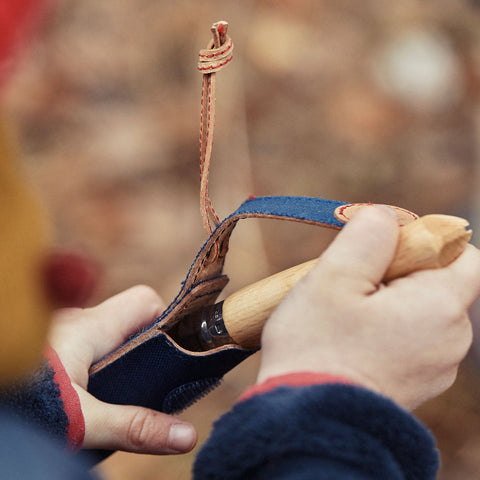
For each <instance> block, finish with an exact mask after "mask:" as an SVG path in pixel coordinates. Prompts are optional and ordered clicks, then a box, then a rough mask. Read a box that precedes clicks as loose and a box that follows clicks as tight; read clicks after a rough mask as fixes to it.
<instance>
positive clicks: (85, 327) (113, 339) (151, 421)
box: [49, 286, 197, 454]
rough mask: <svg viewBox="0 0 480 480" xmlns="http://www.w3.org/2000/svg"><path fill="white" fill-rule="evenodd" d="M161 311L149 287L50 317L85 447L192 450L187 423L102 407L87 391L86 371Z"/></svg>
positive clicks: (137, 410) (52, 337)
mask: <svg viewBox="0 0 480 480" xmlns="http://www.w3.org/2000/svg"><path fill="white" fill-rule="evenodd" d="M163 309H164V305H163V302H162V300H161V299H160V298H159V297H158V295H157V294H156V293H155V292H154V291H153V290H152V289H151V288H149V287H146V286H136V287H133V288H130V289H129V290H126V291H124V292H123V293H120V294H118V295H116V296H114V297H112V298H110V299H108V300H106V301H105V302H103V303H101V304H100V305H98V306H96V307H94V308H87V309H79V308H70V309H63V310H59V311H58V312H57V313H56V315H55V316H54V318H53V321H52V327H51V331H50V335H49V341H50V345H51V346H52V348H53V349H54V350H55V351H56V352H57V354H58V356H59V358H60V360H61V362H62V364H63V366H64V368H65V370H66V372H67V374H68V375H69V377H70V379H71V382H72V385H73V387H74V388H75V390H76V391H77V393H78V396H79V399H80V404H81V408H82V412H83V416H84V419H85V439H84V444H83V447H84V448H91V449H105V450H126V451H130V452H137V453H152V454H174V453H186V452H188V451H190V450H192V448H193V447H194V446H195V443H196V441H197V433H196V431H195V429H194V427H193V426H192V425H191V424H189V423H186V422H183V421H181V420H180V419H178V418H175V417H173V416H170V415H166V414H164V413H160V412H156V411H154V410H149V409H147V408H142V407H136V406H124V405H113V404H108V403H104V402H101V401H100V400H98V399H96V398H95V397H93V396H92V395H91V394H90V393H88V392H87V384H88V370H89V368H90V366H91V365H92V364H93V363H95V362H96V361H98V360H100V359H101V358H102V357H104V356H105V355H106V354H107V353H110V352H112V351H113V350H115V349H116V348H118V347H119V346H120V345H121V344H122V343H124V341H125V340H127V339H128V337H129V336H131V335H132V334H134V333H136V332H138V331H139V330H141V329H142V328H143V327H145V326H147V325H149V324H150V323H151V322H152V321H153V320H154V318H155V317H157V316H158V315H159V314H160V313H161V312H162V310H163Z"/></svg>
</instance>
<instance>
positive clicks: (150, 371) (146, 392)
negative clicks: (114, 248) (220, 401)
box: [88, 196, 347, 413]
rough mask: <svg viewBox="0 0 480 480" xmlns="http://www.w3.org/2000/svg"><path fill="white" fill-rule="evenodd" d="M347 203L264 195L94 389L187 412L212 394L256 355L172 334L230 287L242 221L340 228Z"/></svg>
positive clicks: (211, 243) (114, 358)
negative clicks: (190, 343)
mask: <svg viewBox="0 0 480 480" xmlns="http://www.w3.org/2000/svg"><path fill="white" fill-rule="evenodd" d="M344 205H347V204H346V203H344V202H339V201H334V200H325V199H322V198H310V197H285V196H282V197H258V198H254V199H250V200H247V201H246V202H245V203H243V204H242V205H241V206H240V207H239V208H238V209H237V210H236V211H235V212H234V213H232V214H231V215H230V216H228V217H227V218H226V219H225V220H223V221H222V222H221V223H220V224H219V225H218V226H217V228H216V229H215V230H214V231H213V233H212V234H211V235H210V237H209V238H208V240H207V241H206V242H205V244H204V245H203V247H202V248H201V249H200V251H199V252H198V254H197V256H196V258H195V259H194V261H193V264H192V266H191V267H190V269H189V271H188V274H187V276H186V278H185V280H184V281H183V282H182V286H181V289H180V292H179V293H178V295H177V296H176V298H175V299H174V300H173V301H172V303H171V304H170V305H169V306H168V307H167V309H166V310H165V311H164V313H163V314H162V315H161V316H160V317H158V318H157V319H155V321H154V322H153V323H152V324H151V325H150V326H149V327H147V328H146V329H145V330H144V331H142V332H141V333H139V334H138V335H136V336H135V337H133V338H131V339H130V340H128V341H127V342H126V343H124V344H123V345H122V346H121V347H120V348H118V349H117V350H116V351H114V352H112V353H111V354H109V355H108V356H106V357H105V358H103V359H102V360H100V361H99V362H98V363H96V364H95V365H93V366H92V368H91V370H90V377H89V383H88V391H89V392H90V393H92V394H93V395H94V396H95V397H97V398H99V399H100V400H103V401H105V402H108V403H115V404H122V405H139V406H144V407H148V408H152V409H155V410H159V411H162V412H165V413H175V412H179V411H181V410H183V409H185V408H186V407H188V406H189V405H191V404H192V403H193V402H194V401H195V400H197V399H198V398H200V397H202V396H204V395H205V394H206V393H208V392H209V391H210V390H211V389H212V388H214V387H215V386H216V385H218V384H219V383H220V380H221V378H222V377H223V376H224V375H225V373H227V372H228V371H229V370H231V369H232V368H234V367H235V366H236V365H238V364H239V363H240V362H242V361H243V360H244V359H246V358H247V357H248V356H250V355H251V354H252V353H254V352H253V351H252V350H245V349H244V348H242V347H240V346H238V345H226V346H222V347H218V348H215V349H213V350H209V351H205V352H191V351H188V350H186V349H184V348H182V347H181V346H179V345H178V344H177V343H176V342H175V341H174V340H173V339H172V338H171V337H170V336H169V334H168V331H169V330H170V329H171V328H172V327H173V326H174V325H176V324H177V323H178V322H181V321H182V319H183V318H185V317H186V316H187V315H188V314H189V313H191V312H194V311H195V310H198V309H201V308H203V307H205V306H208V305H212V304H214V303H215V301H216V299H217V297H218V295H219V294H220V293H221V291H222V290H223V288H224V287H225V285H226V284H227V282H228V277H227V276H226V275H225V274H224V273H223V265H224V262H225V256H226V255H227V252H228V243H229V239H230V235H231V233H232V231H233V229H234V228H235V226H236V225H237V223H238V222H239V221H240V220H244V219H247V218H273V219H279V220H292V221H296V222H304V223H309V224H315V225H319V226H322V227H329V228H335V229H340V228H341V227H342V226H343V225H344V223H343V222H342V221H340V220H338V219H337V217H336V216H335V211H336V209H338V208H342V207H343V206H344Z"/></svg>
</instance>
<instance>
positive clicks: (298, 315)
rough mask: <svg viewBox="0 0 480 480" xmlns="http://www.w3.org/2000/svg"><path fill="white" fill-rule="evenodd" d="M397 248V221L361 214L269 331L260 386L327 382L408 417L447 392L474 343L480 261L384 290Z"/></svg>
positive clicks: (471, 251)
mask: <svg viewBox="0 0 480 480" xmlns="http://www.w3.org/2000/svg"><path fill="white" fill-rule="evenodd" d="M397 238H398V225H397V221H396V218H395V216H394V214H393V212H392V213H391V212H390V211H388V210H387V209H386V208H378V207H373V208H372V207H370V208H364V209H362V210H361V211H359V212H358V213H357V215H356V216H355V217H354V218H353V219H352V220H351V221H350V222H349V223H348V224H347V225H346V226H345V227H344V229H343V230H342V232H340V233H339V235H338V237H337V238H336V239H335V240H334V242H333V243H332V244H331V245H330V247H329V248H328V249H327V250H326V251H325V252H324V254H323V255H322V256H321V257H320V259H319V261H318V263H317V264H316V265H315V267H313V269H312V270H311V271H310V272H309V273H308V274H307V275H306V276H305V277H304V278H303V279H302V280H301V281H300V282H299V283H298V284H297V285H296V286H295V287H294V288H293V289H292V290H291V291H290V293H289V294H288V295H287V297H286V298H285V300H284V301H283V302H282V303H281V304H280V305H279V307H278V308H277V309H276V310H275V311H274V313H273V314H272V315H271V317H270V319H269V320H268V321H267V324H266V325H265V328H264V330H263V335H262V360H261V366H260V370H259V373H258V379H257V380H258V382H261V381H263V380H265V379H267V378H269V377H272V376H276V375H281V374H285V373H291V372H296V371H314V372H323V373H330V374H334V375H338V376H341V377H345V378H347V379H349V380H351V381H352V382H353V383H356V384H358V385H361V386H364V387H366V388H369V389H371V390H374V391H376V392H378V393H381V394H383V395H386V396H389V397H390V398H392V399H393V400H394V401H396V402H397V403H398V404H400V405H402V406H403V407H405V408H407V409H409V410H410V409H413V408H415V407H417V406H418V405H420V404H421V403H423V402H424V401H426V400H428V399H430V398H433V397H435V396H437V395H439V394H440V393H442V392H443V391H445V390H446V389H447V388H449V387H450V386H451V385H452V383H453V382H454V380H455V378H456V374H457V369H458V365H459V363H460V361H461V360H462V359H463V358H464V356H465V355H466V353H467V351H468V349H469V347H470V344H471V340H472V333H471V331H472V330H471V324H470V321H469V318H468V313H467V310H468V308H469V306H470V305H471V304H472V303H473V302H474V300H475V299H476V298H477V296H478V295H479V294H480V252H479V251H478V250H477V249H476V248H475V247H473V246H472V245H468V246H467V249H466V250H465V252H464V253H463V254H462V255H461V256H460V257H459V258H458V259H457V260H455V262H453V263H452V264H450V265H449V266H448V267H445V268H442V269H437V270H424V271H419V272H415V273H413V274H410V275H408V276H407V277H404V278H399V279H397V280H394V281H392V282H390V283H388V284H386V285H385V284H382V282H381V281H382V278H383V275H384V273H385V271H386V269H387V268H388V266H389V264H390V262H391V261H392V259H393V256H394V252H395V247H396V241H397Z"/></svg>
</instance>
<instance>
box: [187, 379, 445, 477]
mask: <svg viewBox="0 0 480 480" xmlns="http://www.w3.org/2000/svg"><path fill="white" fill-rule="evenodd" d="M438 464H439V459H438V452H437V450H436V447H435V442H434V439H433V437H432V436H431V434H430V433H429V432H428V430H427V429H426V428H425V427H424V426H423V425H422V424H421V423H420V422H419V421H418V420H417V419H415V417H413V416H412V415H411V414H409V413H408V412H406V411H404V410H402V409H401V408H399V407H398V406H397V405H396V404H394V403H393V402H391V401H390V400H388V399H386V398H384V397H381V396H379V395H377V394H375V393H373V392H370V391H368V390H365V389H363V388H359V387H354V386H347V385H340V384H326V385H314V386H309V387H295V388H290V387H280V388H277V389H275V390H273V391H271V392H268V393H265V394H263V395H257V396H254V397H252V398H250V399H248V400H246V401H243V402H241V403H239V404H237V405H236V406H235V407H234V408H233V409H232V410H231V411H230V412H228V413H227V414H225V415H224V416H223V417H221V418H220V419H219V420H218V421H217V422H216V424H215V426H214V429H213V432H212V434H211V436H210V438H209V440H208V441H207V442H206V444H205V445H204V446H203V447H202V449H201V450H200V452H199V455H198V456H197V459H196V462H195V465H194V478H195V479H196V480H204V479H212V480H213V479H222V480H233V479H241V478H242V479H246V478H248V479H251V480H257V479H263V478H265V479H267V478H269V479H271V478H275V479H281V480H286V479H295V480H307V479H309V480H310V479H316V480H323V479H332V478H335V479H337V478H338V479H340V478H341V479H342V480H385V479H389V480H433V479H434V478H435V476H436V472H437V470H438Z"/></svg>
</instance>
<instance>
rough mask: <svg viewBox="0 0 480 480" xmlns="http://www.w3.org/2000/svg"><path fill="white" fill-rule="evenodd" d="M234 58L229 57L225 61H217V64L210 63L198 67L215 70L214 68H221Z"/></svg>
mask: <svg viewBox="0 0 480 480" xmlns="http://www.w3.org/2000/svg"><path fill="white" fill-rule="evenodd" d="M232 58H233V56H232V57H229V58H227V59H226V60H224V61H223V62H220V63H217V64H215V65H209V66H207V67H198V69H199V70H213V69H214V68H220V67H223V66H224V65H226V64H227V63H228V62H230V61H231V60H232Z"/></svg>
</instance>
